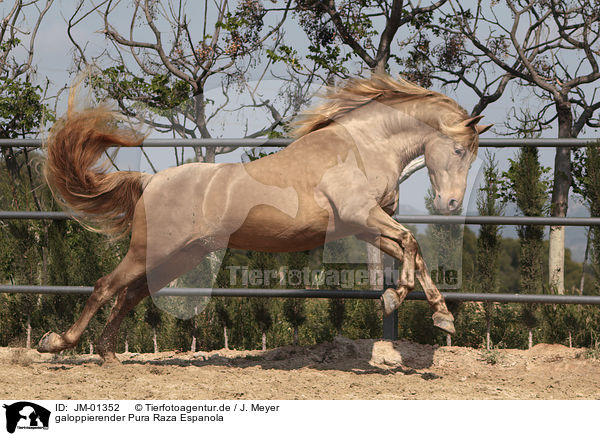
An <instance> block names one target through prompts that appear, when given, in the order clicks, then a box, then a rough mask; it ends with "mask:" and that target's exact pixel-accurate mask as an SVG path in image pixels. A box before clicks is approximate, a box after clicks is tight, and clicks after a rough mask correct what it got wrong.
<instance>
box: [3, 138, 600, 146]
mask: <svg viewBox="0 0 600 436" xmlns="http://www.w3.org/2000/svg"><path fill="white" fill-rule="evenodd" d="M597 141H598V139H595V138H556V139H555V138H538V139H515V138H506V139H504V138H481V139H480V140H479V146H480V147H491V148H506V147H542V148H556V147H586V146H588V145H593V144H594V143H596V142H597ZM292 142H293V139H290V138H273V139H266V138H185V139H182V138H164V139H163V138H153V139H146V140H145V141H144V142H143V144H142V145H143V146H144V147H209V148H211V147H223V146H226V147H285V146H287V145H289V144H291V143H292ZM41 146H42V140H41V139H5V138H3V139H0V147H28V148H40V147H41Z"/></svg>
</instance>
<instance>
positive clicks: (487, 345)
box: [485, 314, 492, 350]
mask: <svg viewBox="0 0 600 436" xmlns="http://www.w3.org/2000/svg"><path fill="white" fill-rule="evenodd" d="M491 330H492V317H491V316H490V315H489V314H488V316H487V319H486V325H485V348H486V349H488V350H491V348H492V338H491V334H490V332H491Z"/></svg>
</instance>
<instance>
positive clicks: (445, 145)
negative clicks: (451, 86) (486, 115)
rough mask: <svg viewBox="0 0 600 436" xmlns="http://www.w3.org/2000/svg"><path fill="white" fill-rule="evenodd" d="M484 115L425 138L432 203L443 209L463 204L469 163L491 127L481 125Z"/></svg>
mask: <svg viewBox="0 0 600 436" xmlns="http://www.w3.org/2000/svg"><path fill="white" fill-rule="evenodd" d="M482 117H483V116H482V115H478V116H476V117H473V118H469V119H467V120H464V121H462V122H461V123H459V124H458V125H455V126H451V127H450V128H447V129H445V131H443V132H440V131H436V132H433V133H431V134H430V135H428V136H427V138H426V142H425V164H426V165H427V169H428V170H429V179H430V180H431V185H432V187H433V193H434V196H435V198H434V201H433V206H434V208H435V209H436V210H437V211H438V212H440V213H443V214H449V213H452V212H455V211H456V210H458V209H459V208H460V207H461V206H462V202H463V198H464V196H465V189H466V187H467V174H468V172H469V167H470V166H471V164H472V163H473V161H474V160H475V157H476V156H477V147H478V145H479V135H480V134H481V133H483V132H485V131H486V130H487V129H489V128H490V127H492V125H491V124H490V125H486V126H482V125H478V124H477V122H478V121H479V120H480V119H481V118H482Z"/></svg>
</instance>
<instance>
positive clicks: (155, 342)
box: [152, 327, 158, 353]
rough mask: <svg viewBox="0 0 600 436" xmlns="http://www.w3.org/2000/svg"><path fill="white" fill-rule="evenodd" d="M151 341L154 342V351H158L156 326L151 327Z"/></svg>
mask: <svg viewBox="0 0 600 436" xmlns="http://www.w3.org/2000/svg"><path fill="white" fill-rule="evenodd" d="M152 342H153V343H154V352H155V353H158V338H157V335H156V327H152Z"/></svg>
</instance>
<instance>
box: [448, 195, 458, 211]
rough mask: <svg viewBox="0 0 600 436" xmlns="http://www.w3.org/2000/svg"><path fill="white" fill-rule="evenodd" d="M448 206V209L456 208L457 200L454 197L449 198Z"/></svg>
mask: <svg viewBox="0 0 600 436" xmlns="http://www.w3.org/2000/svg"><path fill="white" fill-rule="evenodd" d="M448 207H449V208H450V210H456V209H458V201H456V200H455V199H454V198H453V199H452V200H450V201H449V202H448Z"/></svg>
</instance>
